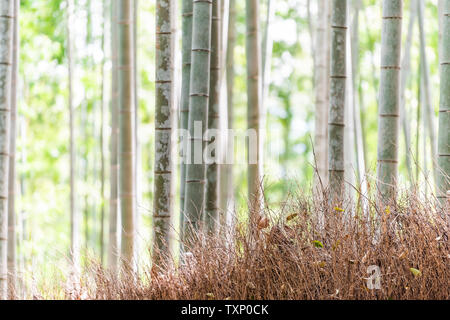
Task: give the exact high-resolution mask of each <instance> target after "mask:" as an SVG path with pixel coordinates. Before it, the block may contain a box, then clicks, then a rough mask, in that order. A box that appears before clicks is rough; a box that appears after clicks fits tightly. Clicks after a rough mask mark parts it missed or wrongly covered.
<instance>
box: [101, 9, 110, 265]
mask: <svg viewBox="0 0 450 320" xmlns="http://www.w3.org/2000/svg"><path fill="white" fill-rule="evenodd" d="M102 11H103V15H102V17H103V20H102V29H103V32H102V37H101V47H102V50H103V59H102V65H101V73H102V76H101V109H100V235H99V244H100V262H101V264H102V265H103V261H104V256H105V155H106V150H105V114H106V104H107V97H106V77H105V76H106V73H105V64H106V48H105V43H106V41H105V38H106V33H107V19H108V18H107V15H108V6H107V4H106V3H103V6H102Z"/></svg>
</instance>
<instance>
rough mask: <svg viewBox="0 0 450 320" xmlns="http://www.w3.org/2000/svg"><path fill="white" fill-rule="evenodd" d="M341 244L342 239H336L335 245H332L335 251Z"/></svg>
mask: <svg viewBox="0 0 450 320" xmlns="http://www.w3.org/2000/svg"><path fill="white" fill-rule="evenodd" d="M340 244H341V241H340V240H338V241H336V242H335V243H334V244H333V247H332V249H333V251H334V250H336V249H337V247H339V245H340Z"/></svg>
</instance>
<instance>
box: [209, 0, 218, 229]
mask: <svg viewBox="0 0 450 320" xmlns="http://www.w3.org/2000/svg"><path fill="white" fill-rule="evenodd" d="M220 9H221V0H215V1H213V6H212V23H211V63H210V80H209V103H208V129H209V130H212V131H211V133H214V132H213V131H216V132H215V134H216V133H218V129H219V116H220V83H221V81H220V79H221V74H222V71H221V69H222V68H221V65H222V63H221V62H222V60H221V59H222V55H221V52H220V48H221V36H220V35H221V27H220V25H221V15H220ZM218 138H219V137H218V136H215V137H212V136H208V137H206V140H207V143H208V144H209V145H210V148H213V147H215V149H214V150H212V151H211V152H210V153H209V152H207V154H208V156H211V158H212V159H211V160H213V161H214V162H213V163H208V164H207V166H206V198H205V225H206V227H207V228H208V231H209V232H211V233H214V232H215V231H216V230H217V227H218V218H219V189H220V178H221V177H220V167H221V166H220V159H219V148H220V143H221V141H220V140H219V139H218ZM210 150H211V149H210ZM216 158H217V160H216Z"/></svg>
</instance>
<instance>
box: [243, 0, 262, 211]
mask: <svg viewBox="0 0 450 320" xmlns="http://www.w3.org/2000/svg"><path fill="white" fill-rule="evenodd" d="M245 11H246V23H247V27H246V30H247V35H246V58H247V126H248V129H249V130H251V131H253V133H254V135H255V138H256V139H249V142H248V160H249V163H248V173H247V175H248V178H247V184H248V201H249V206H250V213H251V216H250V217H251V219H253V218H254V217H253V215H254V214H255V213H258V214H259V212H260V211H261V205H262V200H261V198H262V197H261V187H260V186H261V182H262V181H261V173H262V157H261V143H262V142H261V128H260V117H261V114H260V108H261V89H262V87H261V81H262V79H261V43H260V35H259V1H258V0H246V10H245Z"/></svg>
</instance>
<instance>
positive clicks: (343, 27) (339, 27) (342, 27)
mask: <svg viewBox="0 0 450 320" xmlns="http://www.w3.org/2000/svg"><path fill="white" fill-rule="evenodd" d="M331 28H335V29H343V30H347V29H348V27H347V26H334V25H332V26H331Z"/></svg>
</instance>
